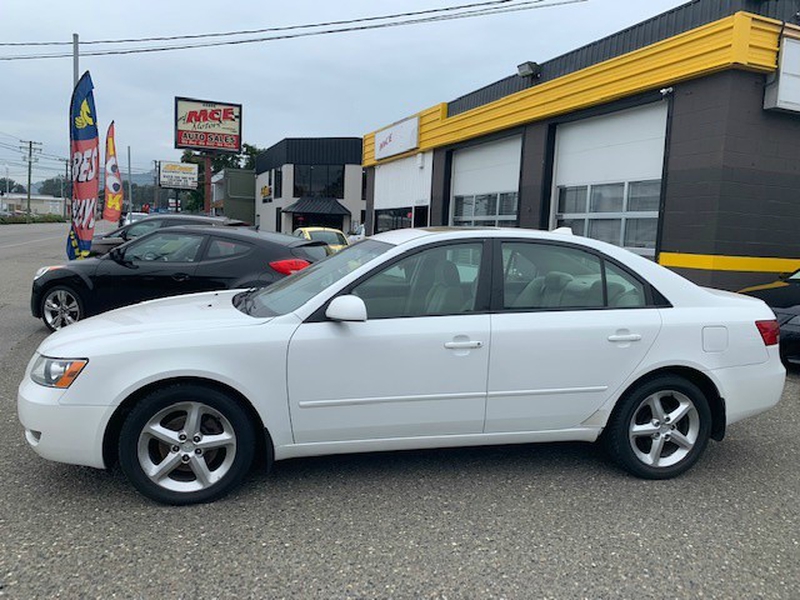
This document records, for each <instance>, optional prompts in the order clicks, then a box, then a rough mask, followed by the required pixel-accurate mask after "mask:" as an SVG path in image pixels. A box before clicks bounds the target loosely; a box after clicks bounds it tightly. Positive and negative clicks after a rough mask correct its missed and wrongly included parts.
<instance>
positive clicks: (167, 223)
mask: <svg viewBox="0 0 800 600" xmlns="http://www.w3.org/2000/svg"><path fill="white" fill-rule="evenodd" d="M180 225H206V226H209V227H247V226H249V223H246V222H245V221H239V220H237V219H229V218H227V217H206V216H203V215H188V214H165V215H153V216H150V217H145V218H144V219H139V220H138V221H134V222H133V223H128V224H127V225H125V226H123V227H120V228H119V229H115V230H114V231H109V232H108V233H104V234H102V235H97V236H95V237H94V239H93V240H92V248H91V250H90V251H89V252H90V256H100V255H102V254H106V253H108V252H109V251H110V250H111V249H112V248H116V247H117V246H119V245H121V244H124V243H125V242H129V241H131V240H133V239H136V238H137V237H140V236H142V235H144V234H145V233H150V232H151V231H155V230H156V229H163V228H164V227H178V226H180Z"/></svg>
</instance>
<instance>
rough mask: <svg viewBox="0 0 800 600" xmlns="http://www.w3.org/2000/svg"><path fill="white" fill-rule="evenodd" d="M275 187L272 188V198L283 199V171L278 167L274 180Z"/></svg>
mask: <svg viewBox="0 0 800 600" xmlns="http://www.w3.org/2000/svg"><path fill="white" fill-rule="evenodd" d="M273 181H274V185H273V186H272V197H273V198H283V169H281V167H278V168H277V169H275V177H274V178H273Z"/></svg>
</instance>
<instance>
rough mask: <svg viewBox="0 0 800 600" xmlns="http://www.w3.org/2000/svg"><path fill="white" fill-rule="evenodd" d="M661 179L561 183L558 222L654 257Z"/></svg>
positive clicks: (581, 232) (584, 233)
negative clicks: (575, 184)
mask: <svg viewBox="0 0 800 600" xmlns="http://www.w3.org/2000/svg"><path fill="white" fill-rule="evenodd" d="M660 198H661V180H660V179H652V180H649V181H630V182H620V183H604V184H593V185H577V186H559V187H558V189H557V204H556V207H557V209H556V222H555V224H556V226H557V227H569V228H570V229H572V232H573V233H574V234H576V235H583V236H586V237H590V238H593V239H596V240H601V241H604V242H608V243H610V244H615V245H617V246H622V247H624V248H627V249H628V250H631V251H633V252H636V253H637V254H641V255H643V256H648V257H651V258H652V257H654V256H655V248H656V235H657V232H658V206H659V201H660Z"/></svg>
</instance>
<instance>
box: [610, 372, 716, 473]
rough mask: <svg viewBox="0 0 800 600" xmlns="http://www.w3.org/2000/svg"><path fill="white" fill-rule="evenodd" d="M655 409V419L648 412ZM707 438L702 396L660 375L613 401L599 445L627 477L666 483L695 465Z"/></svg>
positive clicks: (708, 426)
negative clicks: (614, 402) (634, 476)
mask: <svg viewBox="0 0 800 600" xmlns="http://www.w3.org/2000/svg"><path fill="white" fill-rule="evenodd" d="M687 402H688V403H689V404H690V405H691V406H690V407H689V408H688V409H687V408H686V406H687V404H686V403H687ZM656 403H657V405H658V406H661V408H662V413H661V415H662V418H661V419H660V418H659V416H658V415H657V414H655V411H654V410H653V407H654V406H655V405H656ZM681 407H683V408H681ZM678 408H681V410H682V411H683V410H685V411H686V413H685V414H684V415H683V416H681V417H680V418H677V420H676V417H679V416H680V414H681V413H680V411H679V410H678ZM710 433H711V409H710V408H709V404H708V400H707V398H706V397H705V394H703V392H702V391H701V390H700V388H698V387H697V386H696V385H694V384H693V383H692V382H690V381H687V380H686V379H683V378H682V377H678V376H674V375H664V376H660V377H658V378H655V379H651V380H649V381H645V382H643V383H642V384H641V385H639V386H637V387H636V388H634V389H632V390H630V391H629V392H628V393H627V394H625V396H623V397H622V398H621V399H620V400H619V402H618V403H617V406H616V408H615V409H614V412H613V414H612V415H611V417H610V419H609V421H608V424H607V426H606V429H605V431H604V432H603V436H602V441H603V443H604V445H605V447H606V449H607V450H608V453H609V454H610V456H611V458H612V459H613V460H614V461H615V462H616V463H617V464H619V465H620V466H621V467H622V468H623V469H625V470H626V471H628V472H629V473H631V474H633V475H636V476H637V477H642V478H644V479H669V478H671V477H677V476H678V475H681V474H682V473H685V472H686V471H687V470H688V469H689V468H691V466H692V465H693V464H694V463H695V462H697V460H698V459H699V458H700V456H701V455H702V454H703V451H704V450H705V448H706V446H707V445H708V438H709V436H710Z"/></svg>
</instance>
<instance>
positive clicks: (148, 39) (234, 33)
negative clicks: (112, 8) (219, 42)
mask: <svg viewBox="0 0 800 600" xmlns="http://www.w3.org/2000/svg"><path fill="white" fill-rule="evenodd" d="M513 1H514V0H491V1H487V2H474V3H472V4H462V5H458V6H447V7H444V8H431V9H427V10H418V11H412V12H403V13H395V14H389V15H376V16H371V17H360V18H356V19H345V20H341V21H323V22H320V23H306V24H303V25H285V26H282V27H265V28H263V29H242V30H239V31H224V32H215V33H196V34H185V35H168V36H159V37H144V38H127V39H124V38H123V39H118V40H88V41H80V42H79V44H80V45H81V46H83V45H90V44H128V43H140V42H167V41H174V40H192V39H202V38H214V37H230V36H238V35H255V34H259V33H274V32H277V31H291V30H296V29H311V28H315V27H331V26H335V25H351V24H353V23H364V22H368V21H383V20H388V19H399V18H403V17H414V16H419V15H425V14H434V13H442V12H449V11H454V10H463V9H467V8H475V7H479V6H491V5H497V4H508V3H509V2H513ZM70 45H72V42H61V41H53V42H0V46H16V47H20V46H22V47H25V46H70Z"/></svg>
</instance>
